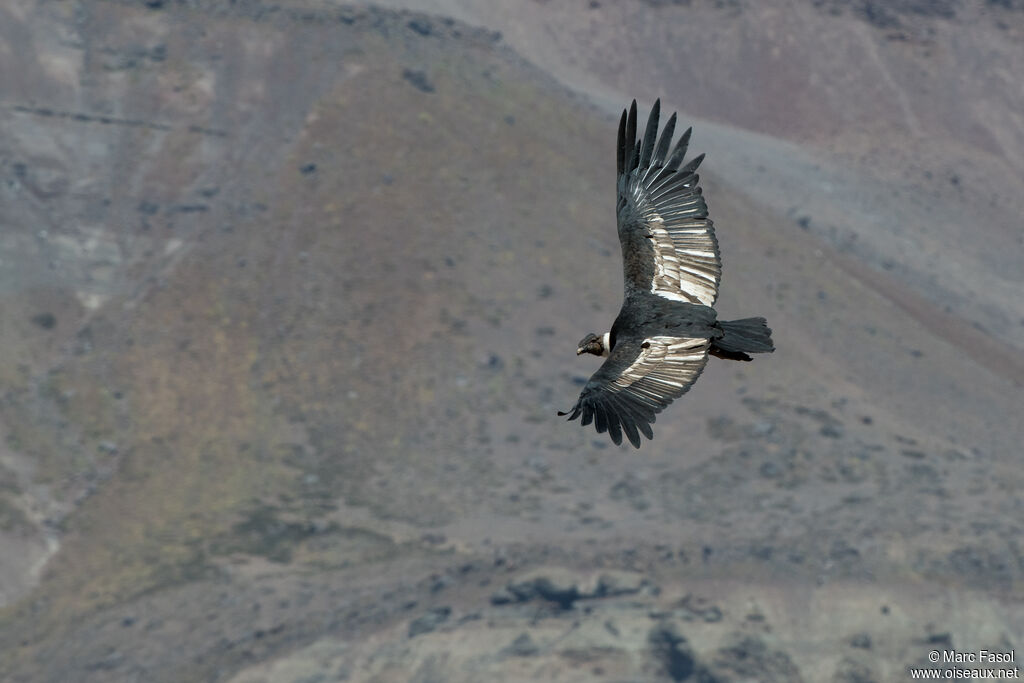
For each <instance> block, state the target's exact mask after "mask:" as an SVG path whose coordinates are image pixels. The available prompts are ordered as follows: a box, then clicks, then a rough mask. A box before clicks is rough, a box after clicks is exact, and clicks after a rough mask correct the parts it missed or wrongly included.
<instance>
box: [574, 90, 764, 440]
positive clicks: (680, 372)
mask: <svg viewBox="0 0 1024 683" xmlns="http://www.w3.org/2000/svg"><path fill="white" fill-rule="evenodd" d="M660 110H661V101H660V100H659V101H657V102H655V103H654V107H653V108H652V109H651V115H650V118H648V119H647V130H646V131H645V132H644V136H643V138H642V139H641V140H640V141H639V142H637V139H636V100H634V101H633V105H632V106H631V107H630V109H629V114H628V115H627V114H626V112H625V111H623V112H622V119H621V120H620V121H619V144H618V171H619V176H618V202H617V204H616V211H617V213H618V223H619V242H620V243H621V244H622V261H623V269H624V272H625V278H624V279H625V289H626V293H625V298H624V300H623V302H622V309H621V310H620V311H619V315H618V317H617V318H615V322H614V323H613V324H612V329H611V331H609V332H605V333H604V334H603V335H597V334H588V335H587V336H586V337H584V338H583V340H582V341H580V343H579V346H578V348H577V349H576V354H577V355H579V354H581V353H593V354H595V355H598V356H607V358H608V360H606V361H605V362H604V364H603V365H602V366H601V367H600V369H598V371H597V372H595V373H594V375H593V376H592V377H591V378H590V380H589V381H588V382H587V383H586V385H585V386H584V387H583V391H582V393H580V397H579V400H578V401H576V405H575V406H573V407H572V409H571V410H570V411H569V412H568V413H562V412H560V413H559V415H568V416H569V419H570V420H575V419H576V418H577V417H581V416H582V418H583V419H582V424H583V425H588V424H590V423H591V422H594V424H595V426H596V427H597V431H598V433H604V432H608V433H609V435H610V436H611V437H612V441H614V442H615V443H616V444H621V443H622V434H623V432H625V434H626V438H628V439H629V441H630V443H632V444H633V445H634V446H635V447H637V448H639V447H640V434H643V435H644V436H646V437H647V438H648V439H653V438H654V432H653V431H652V430H651V424H652V423H653V422H654V420H655V415H657V414H658V413H660V412H661V411H662V410H664V409H665V407H666V406H668V404H670V403H672V401H674V400H675V399H677V398H679V397H680V396H682V395H683V394H685V393H686V392H687V391H688V390H689V388H690V386H692V385H693V383H694V382H696V381H697V378H698V377H699V376H700V373H701V371H702V370H703V369H704V364H705V363H707V361H708V354H711V355H712V356H718V357H719V358H726V359H729V360H742V361H749V360H750V356H748V355H747V354H748V353H767V352H770V351H774V350H775V347H774V346H773V345H772V331H771V330H770V329H768V325H767V322H766V321H765V319H764V318H744V319H743V320H734V321H732V322H725V321H720V320H718V316H717V313H715V309H714V308H712V306H714V305H715V300H716V299H717V298H718V281H719V279H720V277H721V274H722V262H721V259H719V256H718V241H717V240H716V239H715V231H714V228H713V226H712V223H711V219H710V218H708V207H707V204H705V203H704V198H703V197H702V196H701V189H700V186H699V178H698V176H697V174H696V173H695V171H696V170H697V167H698V166H699V165H700V162H701V161H702V160H703V159H704V155H703V154H701V155H700V156H698V157H696V158H695V159H693V160H691V161H690V162H689V163H687V164H686V165H685V166H683V165H682V163H683V156H684V155H685V154H686V147H687V144H688V143H689V141H690V130H691V129H687V131H686V132H685V133H683V136H682V137H681V138H680V139H679V142H678V143H676V146H675V148H674V149H673V150H672V153H671V154H669V146H670V145H671V143H672V134H673V132H674V131H675V125H676V115H675V114H672V117H671V118H670V119H669V120H668V123H667V124H665V129H664V130H663V131H662V132H661V137H660V138H658V139H657V144H655V138H656V136H657V133H658V116H659V112H660Z"/></svg>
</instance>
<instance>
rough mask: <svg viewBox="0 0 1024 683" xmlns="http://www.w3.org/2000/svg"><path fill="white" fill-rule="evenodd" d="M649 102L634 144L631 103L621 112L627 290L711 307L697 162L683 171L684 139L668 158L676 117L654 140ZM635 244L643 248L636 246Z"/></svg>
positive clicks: (710, 250) (712, 253) (714, 287)
mask: <svg viewBox="0 0 1024 683" xmlns="http://www.w3.org/2000/svg"><path fill="white" fill-rule="evenodd" d="M660 110H661V101H660V100H659V101H656V102H655V103H654V106H653V107H652V108H651V115H650V117H649V118H648V120H647V129H646V130H645V132H644V135H643V137H642V138H641V139H640V140H639V141H637V139H636V124H637V120H636V101H635V100H634V101H633V104H632V106H631V107H630V109H629V114H628V115H627V114H626V112H625V111H623V112H622V119H621V120H620V121H619V140H618V203H617V207H616V208H617V213H618V225H619V240H620V241H622V244H623V248H624V251H629V253H631V254H634V255H635V258H637V259H640V261H639V262H632V263H629V262H627V263H626V281H627V285H626V286H627V289H628V288H630V287H632V288H638V289H641V290H647V291H650V292H652V293H654V294H657V295H658V296H661V297H664V298H666V299H671V300H673V301H685V302H689V303H694V304H704V305H705V306H713V305H714V303H715V300H716V299H717V298H718V283H719V280H720V279H721V276H722V261H721V258H720V257H719V253H718V240H716V239H715V230H714V225H713V224H712V222H711V219H710V218H709V217H708V207H707V204H706V203H705V202H704V197H703V196H702V194H701V189H700V185H699V183H700V177H699V176H698V175H697V174H696V173H695V171H696V170H697V167H698V166H700V162H701V161H703V159H704V155H703V154H701V155H700V156H697V157H695V158H694V159H692V160H691V161H690V162H689V163H687V164H686V165H685V166H684V165H682V163H683V157H684V156H685V155H686V148H687V146H688V144H689V141H690V129H687V131H686V132H685V133H683V135H682V137H681V138H680V139H679V142H678V143H676V146H675V148H674V149H673V150H672V153H671V154H669V146H670V145H671V144H672V134H673V132H674V131H675V125H676V115H675V114H672V116H671V118H669V120H668V122H667V123H666V124H665V129H664V130H663V131H662V133H661V137H660V138H659V139H658V141H657V144H655V138H656V137H657V134H658V117H659V112H660ZM638 235H639V236H642V237H643V238H646V240H648V242H647V244H649V245H650V246H649V247H647V246H646V245H645V244H644V241H641V240H638V239H636V237H637V236H638Z"/></svg>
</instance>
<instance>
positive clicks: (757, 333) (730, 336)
mask: <svg viewBox="0 0 1024 683" xmlns="http://www.w3.org/2000/svg"><path fill="white" fill-rule="evenodd" d="M718 324H719V325H720V326H721V328H722V332H723V334H722V336H721V337H720V338H718V339H715V340H713V341H712V342H711V349H710V353H711V354H712V355H715V356H718V357H720V358H729V359H731V360H750V356H748V355H747V354H748V353H771V352H772V351H774V350H775V346H774V345H773V344H772V330H771V328H770V327H768V321H767V320H765V319H764V318H743V319H742V320H730V321H725V320H722V321H719V323H718ZM716 351H717V352H719V353H716Z"/></svg>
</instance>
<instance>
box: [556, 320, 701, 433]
mask: <svg viewBox="0 0 1024 683" xmlns="http://www.w3.org/2000/svg"><path fill="white" fill-rule="evenodd" d="M709 344H710V339H703V338H695V337H662V336H657V337H650V338H647V339H644V340H642V341H640V340H636V341H632V340H620V341H618V343H616V344H615V348H614V349H613V350H612V352H611V355H610V356H609V357H608V360H606V361H605V362H604V364H603V365H601V367H600V368H598V370H597V372H595V373H594V375H593V376H592V377H591V378H590V381H588V382H587V384H586V385H585V386H584V387H583V391H582V392H581V393H580V397H579V400H577V401H576V405H574V406H573V407H572V408H571V409H570V411H569V412H568V413H561V412H560V413H559V415H568V416H569V419H570V420H575V419H576V418H577V417H580V416H582V418H583V419H582V420H581V424H583V425H584V426H585V425H588V424H590V423H591V421H593V422H594V423H595V426H596V428H597V431H598V433H599V434H602V433H604V432H606V431H607V432H608V433H609V435H610V436H611V438H612V441H614V442H615V443H616V444H621V443H622V433H623V432H625V433H626V437H627V438H628V439H629V441H630V443H632V444H633V446H635V447H636V448H640V432H642V433H643V434H644V436H646V437H647V438H648V439H653V438H654V432H653V431H652V430H651V423H653V422H654V420H655V415H656V414H657V413H660V412H661V411H662V410H664V409H665V407H666V406H668V405H669V404H670V403H672V401H674V400H675V399H677V398H679V397H680V396H682V395H683V394H685V393H686V392H687V391H689V389H690V387H691V386H692V385H693V383H694V382H696V381H697V378H698V377H700V373H701V371H702V370H704V365H705V364H706V363H707V361H708V346H709Z"/></svg>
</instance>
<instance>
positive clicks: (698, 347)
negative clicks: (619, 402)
mask: <svg viewBox="0 0 1024 683" xmlns="http://www.w3.org/2000/svg"><path fill="white" fill-rule="evenodd" d="M709 344H710V340H709V339H703V338H694V337H660V336H659V337H650V338H648V339H645V340H644V342H643V350H642V351H641V352H640V355H639V356H638V357H637V359H636V360H635V361H633V363H632V364H631V365H630V366H629V367H628V368H626V370H625V371H624V372H623V373H622V374H621V375H620V376H619V377H617V378H615V379H614V380H612V382H611V386H610V389H611V391H613V392H616V393H618V392H627V393H630V394H634V395H636V397H637V398H639V399H640V400H641V401H642V402H644V403H654V404H659V405H665V404H667V403H669V402H671V401H672V399H674V398H678V397H679V396H681V395H682V394H683V393H685V392H686V390H687V389H689V388H690V385H691V384H693V383H694V382H696V381H697V378H698V377H700V373H701V371H702V370H703V369H704V365H705V364H706V363H707V360H708V346H709Z"/></svg>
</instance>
